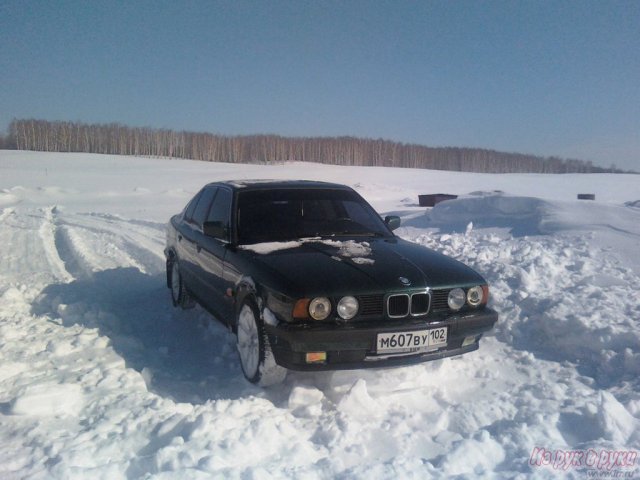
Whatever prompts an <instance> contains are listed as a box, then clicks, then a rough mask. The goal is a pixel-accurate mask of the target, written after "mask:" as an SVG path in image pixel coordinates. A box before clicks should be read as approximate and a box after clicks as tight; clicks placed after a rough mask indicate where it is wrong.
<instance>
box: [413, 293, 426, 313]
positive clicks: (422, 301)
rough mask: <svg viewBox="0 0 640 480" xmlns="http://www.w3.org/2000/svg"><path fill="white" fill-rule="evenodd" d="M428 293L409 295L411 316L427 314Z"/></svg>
mask: <svg viewBox="0 0 640 480" xmlns="http://www.w3.org/2000/svg"><path fill="white" fill-rule="evenodd" d="M429 297H430V295H429V294H428V293H414V294H413V295H411V315H413V316H416V315H426V314H427V313H429Z"/></svg>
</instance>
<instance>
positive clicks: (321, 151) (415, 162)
mask: <svg viewBox="0 0 640 480" xmlns="http://www.w3.org/2000/svg"><path fill="white" fill-rule="evenodd" d="M0 148H5V149H17V150H36V151H45V152H85V153H102V154H111V155H134V156H152V157H169V158H184V159H192V160H203V161H208V162H228V163H272V162H286V161H301V162H316V163H327V164H332V165H353V166H376V167H408V168H427V169H434V170H453V171H465V172H482V173H603V172H614V173H620V172H621V171H620V170H618V169H616V168H615V167H611V168H601V167H597V166H594V165H592V164H591V162H585V161H582V160H574V159H562V158H559V157H540V156H535V155H526V154H519V153H507V152H498V151H495V150H487V149H479V148H460V147H427V146H423V145H413V144H405V143H399V142H393V141H389V140H382V139H366V138H356V137H346V136H345V137H283V136H278V135H241V136H227V135H217V134H213V133H204V132H201V133H199V132H187V131H175V130H169V129H154V128H147V127H128V126H125V125H121V124H119V123H109V124H87V123H82V122H64V121H48V120H36V119H26V120H13V121H12V122H11V124H10V125H9V131H8V134H7V135H6V136H0Z"/></svg>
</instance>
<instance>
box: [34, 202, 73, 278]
mask: <svg viewBox="0 0 640 480" xmlns="http://www.w3.org/2000/svg"><path fill="white" fill-rule="evenodd" d="M42 212H43V214H44V221H43V222H42V224H41V226H40V228H39V229H38V234H39V235H40V238H41V240H42V246H43V248H44V252H45V255H46V257H47V261H48V262H49V265H50V266H51V270H52V271H53V274H54V275H55V276H56V278H58V279H60V280H62V281H63V282H70V281H72V280H73V279H74V276H73V274H72V273H71V272H70V271H69V270H68V268H67V266H68V264H67V262H66V261H65V259H64V257H62V256H61V255H60V253H61V251H60V248H59V246H58V228H57V227H56V224H55V216H56V215H57V208H56V207H55V206H53V207H49V208H47V209H43V210H42Z"/></svg>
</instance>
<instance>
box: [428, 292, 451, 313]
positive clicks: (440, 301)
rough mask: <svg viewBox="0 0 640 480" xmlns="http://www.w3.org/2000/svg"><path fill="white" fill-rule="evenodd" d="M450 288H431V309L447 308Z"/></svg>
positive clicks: (441, 309) (434, 310)
mask: <svg viewBox="0 0 640 480" xmlns="http://www.w3.org/2000/svg"><path fill="white" fill-rule="evenodd" d="M450 291H451V289H448V288H447V289H443V290H433V291H432V292H431V311H432V312H442V311H446V310H449V292H450Z"/></svg>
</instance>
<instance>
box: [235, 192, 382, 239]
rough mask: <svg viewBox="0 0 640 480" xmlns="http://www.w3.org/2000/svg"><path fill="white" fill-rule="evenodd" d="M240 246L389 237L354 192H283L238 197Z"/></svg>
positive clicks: (376, 218) (249, 194) (253, 193)
mask: <svg viewBox="0 0 640 480" xmlns="http://www.w3.org/2000/svg"><path fill="white" fill-rule="evenodd" d="M237 225H238V241H239V243H240V244H241V245H248V244H252V243H260V242H273V241H283V240H293V239H297V238H308V237H325V236H389V235H390V233H389V230H388V229H387V228H386V226H385V224H384V222H383V221H382V220H381V219H380V217H379V216H378V214H377V213H376V212H375V211H374V210H373V208H371V206H370V205H369V204H368V203H366V202H365V201H364V200H363V199H362V198H361V197H360V196H359V195H357V194H356V193H355V192H350V191H348V190H331V189H305V190H295V189H282V190H258V191H246V192H241V193H240V194H239V196H238V217H237Z"/></svg>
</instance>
